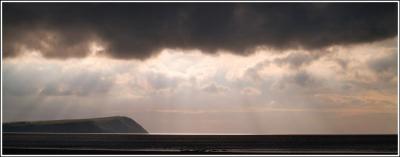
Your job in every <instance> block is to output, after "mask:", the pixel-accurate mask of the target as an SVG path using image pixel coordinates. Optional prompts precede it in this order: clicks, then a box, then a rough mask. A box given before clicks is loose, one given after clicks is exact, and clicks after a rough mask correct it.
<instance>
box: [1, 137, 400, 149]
mask: <svg viewBox="0 0 400 157" xmlns="http://www.w3.org/2000/svg"><path fill="white" fill-rule="evenodd" d="M3 154H397V135H151V134H143V135H139V134H56V133H53V134H41V133H3Z"/></svg>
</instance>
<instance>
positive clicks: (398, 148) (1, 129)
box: [0, 0, 400, 156]
mask: <svg viewBox="0 0 400 157" xmlns="http://www.w3.org/2000/svg"><path fill="white" fill-rule="evenodd" d="M32 2H34V3H70V2H73V3H110V2H112V3H170V2H174V3H193V2H196V3H280V2H290V3H338V2H339V3H385V2H390V3H397V17H398V18H399V1H368V0H367V1H109V0H108V1H7V0H5V1H1V5H0V6H1V55H0V58H1V85H0V87H1V96H0V97H1V113H0V115H1V118H0V119H1V128H0V133H1V135H0V140H1V150H0V151H1V156H398V155H399V151H400V147H399V144H400V143H399V142H400V141H399V135H400V134H399V133H400V132H399V100H400V98H399V70H400V69H399V57H400V53H399V26H400V25H399V19H398V20H397V154H395V155H379V154H377V155H323V154H320V155H318V154H315V155H314V154H312V155H307V154H306V155H267V154H266V155H251V154H247V155H180V154H177V155H140V154H138V155H4V154H3V3H32Z"/></svg>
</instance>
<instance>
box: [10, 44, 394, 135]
mask: <svg viewBox="0 0 400 157" xmlns="http://www.w3.org/2000/svg"><path fill="white" fill-rule="evenodd" d="M329 52H330V53H328V54H326V55H322V56H319V57H314V56H313V55H314V54H312V53H309V52H307V51H297V50H288V51H284V52H281V53H278V52H275V51H273V50H270V51H266V50H259V51H258V52H256V53H254V54H252V55H249V56H247V57H242V56H237V55H233V54H230V53H221V54H220V55H218V56H211V55H205V54H203V53H201V52H200V51H190V52H189V53H188V52H186V51H181V50H176V49H167V50H163V51H162V52H161V53H160V54H159V55H158V56H156V57H153V58H151V59H148V60H145V61H137V60H118V59H111V58H107V57H104V56H97V55H91V56H89V57H86V58H79V59H68V60H54V59H48V58H44V57H43V56H41V55H39V54H35V53H32V54H29V55H23V56H20V57H15V58H9V59H6V60H4V62H3V63H4V67H3V69H4V71H3V75H4V76H3V77H4V78H3V85H4V86H3V91H4V93H2V94H3V110H4V112H3V116H4V120H3V121H18V120H46V119H65V118H85V117H100V116H112V115H125V116H129V117H132V118H134V119H135V120H137V121H138V122H140V123H141V124H142V125H143V126H144V127H145V128H146V129H148V130H149V131H150V132H152V133H157V132H164V133H254V134H269V133H270V134H285V133H288V134H302V133H304V134H321V133H325V134H330V133H332V134H336V133H344V134H350V133H356V134H362V133H367V134H382V133H396V132H397V111H398V102H397V86H398V85H397V79H398V77H397V76H398V69H397V66H396V65H397V58H398V53H397V38H392V39H387V40H384V41H379V42H373V43H368V44H360V45H356V46H335V47H332V48H331V49H330V50H329ZM344 65H345V66H344Z"/></svg>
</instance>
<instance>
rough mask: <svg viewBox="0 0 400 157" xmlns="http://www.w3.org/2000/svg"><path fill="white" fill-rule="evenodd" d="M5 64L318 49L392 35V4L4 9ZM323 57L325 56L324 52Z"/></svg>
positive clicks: (20, 5)
mask: <svg viewBox="0 0 400 157" xmlns="http://www.w3.org/2000/svg"><path fill="white" fill-rule="evenodd" d="M3 12H4V27H3V28H4V51H3V52H4V56H5V57H10V56H16V55H18V54H19V53H22V51H23V50H24V49H30V50H37V51H40V52H41V53H42V54H43V55H44V56H46V57H52V58H69V57H83V56H86V55H88V54H89V49H90V43H91V42H93V41H95V42H99V43H102V44H103V45H104V46H105V50H104V51H102V52H100V53H102V54H104V55H107V56H111V57H115V58H121V59H130V58H136V59H146V58H149V57H151V56H153V55H156V54H157V53H158V52H159V50H160V49H162V48H180V49H200V50H202V51H204V52H206V53H215V52H216V51H217V50H228V51H231V52H233V53H235V54H240V55H247V54H249V53H251V52H252V51H251V50H252V49H254V48H256V47H257V46H268V47H272V48H276V49H297V48H303V49H320V48H324V47H327V46H330V45H348V44H355V43H364V42H372V41H376V40H381V39H386V38H389V37H394V36H396V35H397V33H396V32H397V18H398V17H397V6H396V3H323V4H321V3H292V4H287V3H263V4H260V3H257V4H249V3H235V4H233V3H226V4H219V3H218V4H217V3H212V4H211V3H198V4H194V3H190V4H189V3H174V4H171V3H123V4H122V3H114V4H110V3H5V4H4V11H3ZM321 52H322V51H321Z"/></svg>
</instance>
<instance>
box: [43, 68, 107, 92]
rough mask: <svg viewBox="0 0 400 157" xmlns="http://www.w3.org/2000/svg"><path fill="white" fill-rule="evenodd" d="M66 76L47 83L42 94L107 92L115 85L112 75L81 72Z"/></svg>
mask: <svg viewBox="0 0 400 157" xmlns="http://www.w3.org/2000/svg"><path fill="white" fill-rule="evenodd" d="M64 78H65V79H60V80H58V81H57V82H52V83H48V84H46V86H45V87H44V88H43V89H42V90H41V92H40V94H43V95H47V96H69V95H76V96H88V95H91V94H104V93H107V92H108V91H109V90H110V89H111V87H112V86H113V80H112V79H111V78H110V77H107V76H106V75H104V74H101V73H95V72H81V73H77V74H74V75H73V76H65V77H64Z"/></svg>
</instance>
